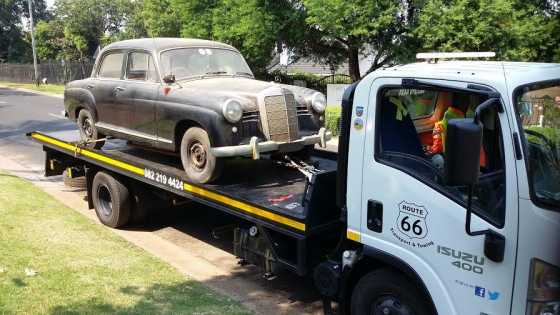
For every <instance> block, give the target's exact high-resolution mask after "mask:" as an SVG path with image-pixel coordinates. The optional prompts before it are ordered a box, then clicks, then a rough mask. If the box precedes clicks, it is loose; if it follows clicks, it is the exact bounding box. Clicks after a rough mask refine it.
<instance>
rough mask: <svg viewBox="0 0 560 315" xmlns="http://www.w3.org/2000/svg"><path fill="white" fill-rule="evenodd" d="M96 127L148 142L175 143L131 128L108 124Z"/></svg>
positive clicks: (97, 124) (99, 124) (100, 124)
mask: <svg viewBox="0 0 560 315" xmlns="http://www.w3.org/2000/svg"><path fill="white" fill-rule="evenodd" d="M95 127H98V128H102V129H107V130H112V131H116V132H120V133H125V134H128V135H131V136H135V137H139V138H144V139H148V140H153V141H159V142H165V143H173V141H172V140H169V139H165V138H161V137H158V136H154V135H150V134H147V133H144V132H139V131H135V130H132V129H129V128H124V127H118V126H115V125H111V124H106V123H102V122H97V123H95Z"/></svg>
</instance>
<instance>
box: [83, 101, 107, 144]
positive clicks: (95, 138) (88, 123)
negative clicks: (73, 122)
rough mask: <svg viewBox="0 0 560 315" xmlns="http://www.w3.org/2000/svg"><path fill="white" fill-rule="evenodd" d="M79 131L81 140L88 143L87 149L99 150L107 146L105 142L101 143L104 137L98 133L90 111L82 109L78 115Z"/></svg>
mask: <svg viewBox="0 0 560 315" xmlns="http://www.w3.org/2000/svg"><path fill="white" fill-rule="evenodd" d="M78 129H79V130H80V138H81V139H82V141H84V142H86V147H88V148H91V149H99V148H101V147H102V146H103V144H105V141H103V140H101V141H99V139H101V138H103V135H101V134H100V133H99V132H98V131H97V128H96V127H95V121H94V120H93V115H92V114H91V113H90V112H89V110H87V109H82V110H81V111H80V113H79V114H78Z"/></svg>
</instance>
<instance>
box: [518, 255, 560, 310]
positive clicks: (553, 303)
mask: <svg viewBox="0 0 560 315" xmlns="http://www.w3.org/2000/svg"><path fill="white" fill-rule="evenodd" d="M526 315H560V268H558V267H556V266H553V265H550V264H548V263H545V262H544V261H542V260H539V259H536V258H533V260H532V261H531V272H530V275H529V290H528V292H527V312H526Z"/></svg>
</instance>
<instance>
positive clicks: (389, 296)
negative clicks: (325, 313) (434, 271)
mask: <svg viewBox="0 0 560 315" xmlns="http://www.w3.org/2000/svg"><path fill="white" fill-rule="evenodd" d="M350 308H351V314H352V315H366V314H368V315H370V314H372V315H377V314H379V315H384V314H394V315H429V314H432V311H431V307H430V305H429V302H428V300H427V297H425V296H424V294H422V293H421V289H420V288H419V287H418V286H417V285H414V283H413V282H412V281H410V279H408V278H406V277H404V276H403V275H401V274H399V273H396V272H393V271H390V270H383V269H382V270H376V271H372V272H370V273H369V274H367V275H365V276H364V277H363V278H362V279H360V281H358V284H357V285H356V287H354V290H353V292H352V300H351V303H350Z"/></svg>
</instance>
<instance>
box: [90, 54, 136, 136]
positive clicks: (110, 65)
mask: <svg viewBox="0 0 560 315" xmlns="http://www.w3.org/2000/svg"><path fill="white" fill-rule="evenodd" d="M124 57H125V53H124V51H121V50H114V51H108V52H106V53H105V54H104V55H103V56H102V57H101V58H102V59H101V63H100V66H99V70H98V72H97V74H96V79H95V80H94V82H92V83H91V84H90V85H88V87H87V88H88V89H90V90H92V91H93V93H94V95H95V101H96V109H97V116H98V117H97V123H96V125H97V126H98V127H99V128H101V129H102V130H103V131H105V133H108V134H115V133H116V132H117V130H118V129H119V128H121V127H124V126H127V125H128V123H129V116H130V108H127V107H126V106H123V104H121V103H120V101H121V100H122V98H121V97H119V94H120V93H121V92H122V91H123V85H124V80H123V63H124Z"/></svg>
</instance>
